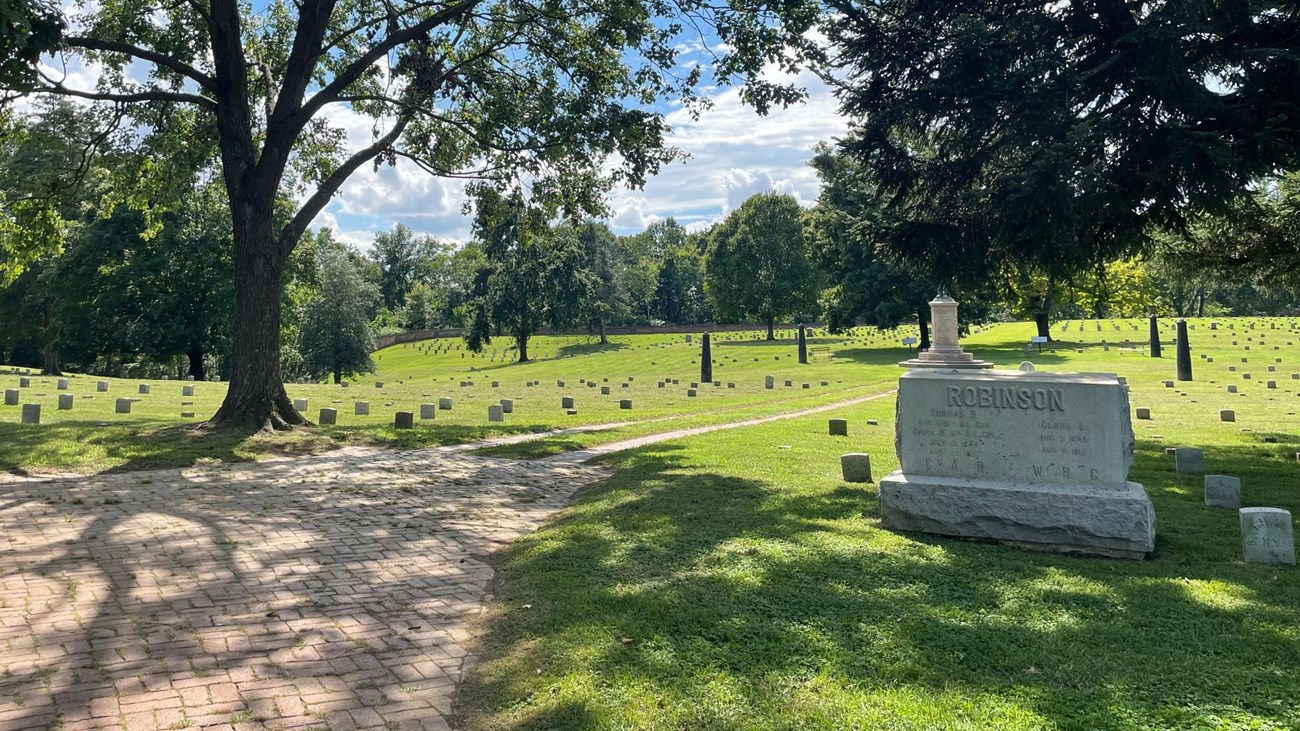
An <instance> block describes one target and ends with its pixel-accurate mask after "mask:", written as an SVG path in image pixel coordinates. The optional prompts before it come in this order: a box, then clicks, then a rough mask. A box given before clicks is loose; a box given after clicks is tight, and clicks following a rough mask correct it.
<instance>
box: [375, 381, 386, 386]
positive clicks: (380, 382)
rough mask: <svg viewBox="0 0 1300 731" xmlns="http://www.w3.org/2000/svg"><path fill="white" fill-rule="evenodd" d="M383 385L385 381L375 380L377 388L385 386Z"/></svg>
mask: <svg viewBox="0 0 1300 731" xmlns="http://www.w3.org/2000/svg"><path fill="white" fill-rule="evenodd" d="M383 387H384V382H383V381H375V388H383Z"/></svg>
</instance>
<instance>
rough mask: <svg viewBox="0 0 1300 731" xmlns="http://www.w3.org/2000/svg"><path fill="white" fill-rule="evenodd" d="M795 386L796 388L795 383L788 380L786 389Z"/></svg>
mask: <svg viewBox="0 0 1300 731" xmlns="http://www.w3.org/2000/svg"><path fill="white" fill-rule="evenodd" d="M793 386H794V381H789V380H787V381H786V382H785V387H786V388H792V387H793Z"/></svg>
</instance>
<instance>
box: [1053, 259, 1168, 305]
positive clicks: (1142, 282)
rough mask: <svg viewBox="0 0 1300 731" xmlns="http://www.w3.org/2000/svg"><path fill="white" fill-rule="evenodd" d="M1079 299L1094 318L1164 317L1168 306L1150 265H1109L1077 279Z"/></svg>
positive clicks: (1123, 261)
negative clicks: (1157, 286) (1161, 295)
mask: <svg viewBox="0 0 1300 731" xmlns="http://www.w3.org/2000/svg"><path fill="white" fill-rule="evenodd" d="M1074 289H1075V291H1076V294H1075V299H1076V301H1077V302H1078V304H1079V306H1080V307H1082V308H1083V310H1084V312H1086V313H1087V314H1088V315H1090V316H1091V317H1093V318H1094V319H1098V320H1101V319H1104V318H1107V317H1125V318H1127V317H1145V316H1147V315H1162V314H1165V313H1164V309H1165V304H1164V302H1163V301H1162V299H1161V297H1160V291H1159V290H1158V289H1157V288H1156V283H1155V280H1154V279H1153V278H1152V276H1151V272H1150V269H1149V267H1148V265H1147V262H1145V261H1142V260H1138V259H1121V260H1119V261H1111V262H1106V263H1105V264H1103V265H1101V266H1098V267H1094V268H1093V269H1092V270H1091V271H1088V272H1084V273H1083V274H1081V275H1079V276H1078V277H1075V281H1074Z"/></svg>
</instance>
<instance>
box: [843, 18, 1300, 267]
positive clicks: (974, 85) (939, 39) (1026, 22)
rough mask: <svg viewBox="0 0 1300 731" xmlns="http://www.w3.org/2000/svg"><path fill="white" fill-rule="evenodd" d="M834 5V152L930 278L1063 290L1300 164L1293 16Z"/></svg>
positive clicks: (1299, 37) (898, 249)
mask: <svg viewBox="0 0 1300 731" xmlns="http://www.w3.org/2000/svg"><path fill="white" fill-rule="evenodd" d="M837 7H838V8H839V9H840V10H841V12H840V13H838V14H837V15H835V16H832V17H830V18H829V19H828V24H827V26H826V30H827V32H828V34H829V36H830V38H831V40H832V42H833V43H834V45H835V47H836V49H837V50H838V51H839V55H838V57H837V59H836V61H835V64H834V69H835V73H836V75H837V76H838V77H839V79H840V80H841V81H842V82H843V85H842V87H841V90H840V98H841V100H842V102H843V106H844V109H845V111H846V112H848V113H849V114H851V115H853V116H854V117H855V119H856V120H857V122H858V126H857V128H856V129H855V131H854V133H853V135H852V136H851V137H850V138H849V139H847V140H846V141H845V143H844V145H843V147H844V149H845V150H846V151H847V152H849V153H850V154H852V155H853V156H854V157H855V158H856V159H857V160H858V161H860V162H861V163H862V164H864V165H866V166H868V167H869V168H870V169H871V171H872V173H873V175H874V176H875V178H876V180H878V182H879V184H880V191H881V194H882V195H884V196H885V197H886V200H887V201H888V203H889V208H888V211H889V214H890V215H891V216H893V217H895V218H896V220H897V221H898V225H897V226H895V227H894V228H893V231H894V235H892V236H891V237H889V238H888V239H887V240H886V241H885V242H884V243H885V245H886V246H887V247H888V248H889V249H890V250H891V251H892V252H893V253H895V254H897V255H898V256H901V257H903V258H905V259H906V260H908V261H910V262H912V263H914V264H915V265H917V266H920V267H922V268H924V269H926V270H927V271H929V272H931V273H933V274H934V275H935V276H937V277H938V278H940V279H941V280H945V281H957V282H967V283H978V282H980V281H981V280H983V279H986V278H987V277H988V276H989V275H990V273H991V272H994V271H996V270H997V269H998V268H999V267H1002V266H1004V265H1007V264H1012V265H1015V266H1033V267H1038V268H1041V269H1042V270H1044V271H1046V272H1048V273H1049V274H1050V275H1053V276H1068V275H1070V274H1072V273H1074V272H1075V271H1079V270H1081V269H1086V268H1088V267H1090V266H1092V265H1094V264H1095V263H1096V262H1098V261H1103V260H1106V259H1110V258H1114V257H1116V256H1122V255H1125V254H1128V253H1131V252H1133V251H1135V250H1138V249H1141V248H1143V247H1145V246H1146V245H1147V244H1148V241H1147V240H1146V238H1145V230H1146V227H1147V225H1148V224H1151V223H1159V224H1170V223H1177V222H1178V221H1179V220H1180V219H1181V217H1182V216H1183V214H1184V211H1185V210H1187V209H1188V208H1189V207H1191V208H1196V207H1204V208H1208V209H1218V210H1221V209H1222V208H1223V207H1224V206H1225V205H1227V204H1228V203H1229V202H1230V201H1231V199H1232V198H1233V196H1234V195H1236V194H1238V193H1239V192H1241V191H1242V190H1244V189H1245V188H1246V187H1247V186H1248V185H1250V184H1251V182H1252V181H1253V180H1254V179H1256V178H1257V177H1258V176H1260V175H1262V174H1266V173H1270V172H1272V171H1273V170H1275V169H1276V168H1278V167H1283V168H1290V167H1295V166H1296V165H1297V164H1300V115H1298V114H1297V113H1296V112H1297V111H1298V110H1300V90H1298V89H1297V88H1296V86H1295V84H1294V83H1293V80H1294V78H1295V69H1296V68H1297V64H1300V16H1297V15H1296V13H1295V8H1294V3H1289V2H1264V3H1257V4H1254V5H1252V6H1251V10H1250V12H1242V11H1240V8H1238V6H1237V5H1236V4H1231V3H1209V4H1206V3H1177V2H1167V3H1157V4H1145V5H1142V6H1141V9H1140V10H1139V9H1138V5H1137V4H1134V3H1128V2H1108V3H1099V4H1081V3H1030V2H989V1H987V0H958V1H956V2H951V1H949V0H885V1H884V2H880V3H873V4H869V5H868V4H861V5H859V4H852V3H847V4H845V3H840V4H837ZM1284 69H1288V71H1283V70H1284Z"/></svg>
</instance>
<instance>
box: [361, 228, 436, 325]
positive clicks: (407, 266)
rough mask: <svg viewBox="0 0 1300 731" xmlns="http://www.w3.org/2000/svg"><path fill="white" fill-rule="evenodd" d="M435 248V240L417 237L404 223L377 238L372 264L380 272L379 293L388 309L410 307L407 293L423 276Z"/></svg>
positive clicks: (383, 232) (382, 232)
mask: <svg viewBox="0 0 1300 731" xmlns="http://www.w3.org/2000/svg"><path fill="white" fill-rule="evenodd" d="M434 245H435V243H434V241H433V239H432V238H430V237H427V236H416V235H415V232H414V231H412V230H411V229H409V228H407V227H406V226H403V225H402V224H400V223H399V224H397V225H396V226H394V227H393V230H392V231H380V232H379V233H377V234H375V242H374V244H373V246H372V247H371V249H370V260H371V261H373V262H374V263H375V265H376V266H377V267H378V268H379V293H380V295H381V296H382V297H383V302H384V307H387V308H388V309H390V310H394V311H396V310H398V309H400V308H401V307H402V306H403V305H405V304H406V293H407V292H408V291H410V289H411V287H412V286H413V285H414V284H415V281H416V278H417V277H418V276H419V275H420V274H421V271H420V269H421V260H422V259H425V258H427V256H428V254H429V252H430V251H431V249H432V248H433V247H434Z"/></svg>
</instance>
